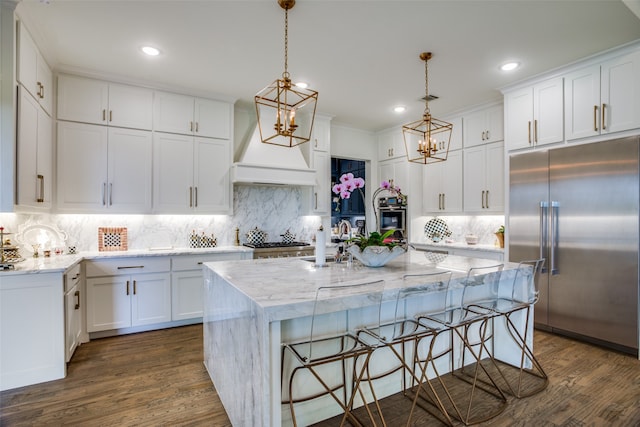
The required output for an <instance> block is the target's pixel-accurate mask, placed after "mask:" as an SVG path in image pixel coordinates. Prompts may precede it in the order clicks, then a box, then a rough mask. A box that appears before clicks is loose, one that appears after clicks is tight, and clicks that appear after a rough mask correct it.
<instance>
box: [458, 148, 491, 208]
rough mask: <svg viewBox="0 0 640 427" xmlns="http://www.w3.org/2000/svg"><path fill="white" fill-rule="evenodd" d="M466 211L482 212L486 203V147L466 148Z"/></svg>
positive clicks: (464, 178)
mask: <svg viewBox="0 0 640 427" xmlns="http://www.w3.org/2000/svg"><path fill="white" fill-rule="evenodd" d="M463 182H464V211H465V212H481V211H482V210H484V204H485V191H486V189H485V148H484V146H478V147H473V148H466V149H465V150H464V177H463Z"/></svg>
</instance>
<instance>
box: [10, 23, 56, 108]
mask: <svg viewBox="0 0 640 427" xmlns="http://www.w3.org/2000/svg"><path fill="white" fill-rule="evenodd" d="M17 62H18V70H17V77H18V82H20V83H21V84H22V86H23V87H24V88H25V89H26V90H27V91H28V92H29V93H30V94H31V96H33V97H34V98H35V99H36V100H37V101H38V103H39V104H40V105H41V106H42V108H44V111H46V112H47V114H49V115H51V109H52V107H53V74H52V73H51V69H50V68H49V66H48V65H47V63H46V62H45V60H44V58H43V57H42V54H41V53H40V51H39V50H38V47H37V46H36V44H35V43H34V41H33V39H32V38H31V35H30V34H29V32H28V31H27V29H26V28H25V26H24V25H23V24H22V22H18V61H17Z"/></svg>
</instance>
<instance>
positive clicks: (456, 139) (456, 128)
mask: <svg viewBox="0 0 640 427" xmlns="http://www.w3.org/2000/svg"><path fill="white" fill-rule="evenodd" d="M444 120H445V122H449V123H451V124H452V125H453V130H452V131H451V140H450V141H449V151H455V150H461V149H462V134H463V131H462V128H463V121H462V117H453V118H448V119H444ZM442 148H445V147H442Z"/></svg>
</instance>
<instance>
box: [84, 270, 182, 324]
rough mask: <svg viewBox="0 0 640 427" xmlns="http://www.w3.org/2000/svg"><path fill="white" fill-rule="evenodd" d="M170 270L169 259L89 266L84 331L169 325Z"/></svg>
mask: <svg viewBox="0 0 640 427" xmlns="http://www.w3.org/2000/svg"><path fill="white" fill-rule="evenodd" d="M169 270H170V262H169V258H165V257H163V258H159V259H152V258H127V259H122V260H103V261H91V262H88V263H87V265H86V275H87V331H88V332H98V331H107V330H111V329H121V328H129V327H133V326H142V325H151V324H154V323H163V322H168V321H170V320H171V276H170V274H169ZM113 273H115V275H113ZM98 276H99V277H98Z"/></svg>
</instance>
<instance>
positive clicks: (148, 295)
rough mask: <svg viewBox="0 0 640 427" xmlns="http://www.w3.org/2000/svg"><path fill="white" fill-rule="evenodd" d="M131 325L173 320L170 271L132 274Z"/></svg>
mask: <svg viewBox="0 0 640 427" xmlns="http://www.w3.org/2000/svg"><path fill="white" fill-rule="evenodd" d="M131 292H132V296H131V326H139V325H151V324H154V323H162V322H170V321H171V280H170V276H169V274H168V273H158V274H136V275H133V276H131Z"/></svg>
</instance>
